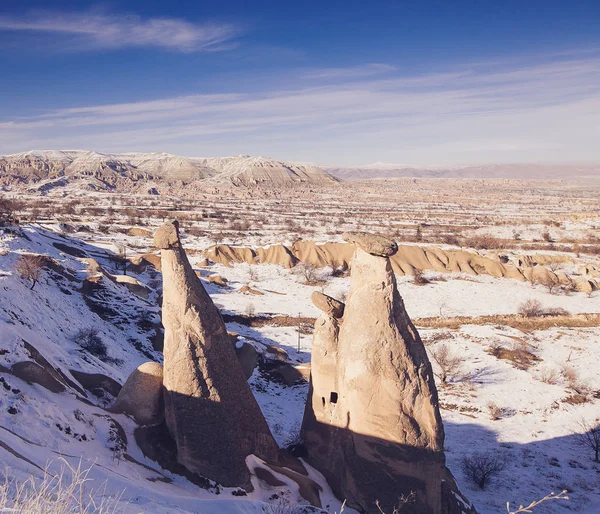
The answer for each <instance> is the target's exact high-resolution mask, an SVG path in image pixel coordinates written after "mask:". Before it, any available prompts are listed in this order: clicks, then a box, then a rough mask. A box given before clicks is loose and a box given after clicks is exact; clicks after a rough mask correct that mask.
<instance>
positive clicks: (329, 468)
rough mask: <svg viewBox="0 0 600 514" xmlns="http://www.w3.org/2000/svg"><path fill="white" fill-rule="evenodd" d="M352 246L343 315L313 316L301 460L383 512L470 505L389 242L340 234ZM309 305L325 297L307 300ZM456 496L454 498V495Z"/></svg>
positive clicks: (429, 512)
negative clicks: (451, 458)
mask: <svg viewBox="0 0 600 514" xmlns="http://www.w3.org/2000/svg"><path fill="white" fill-rule="evenodd" d="M344 238H345V239H346V240H347V241H349V242H352V243H355V244H356V246H357V248H356V251H355V254H354V257H353V261H352V272H351V280H350V294H349V296H348V301H347V303H346V305H345V308H344V310H343V317H341V318H336V317H335V316H334V315H333V314H332V312H331V311H328V312H327V311H326V312H324V313H323V314H322V315H321V316H320V317H319V318H318V319H317V321H316V323H315V333H314V339H313V351H312V356H313V357H312V358H313V361H312V374H311V389H310V392H309V397H308V400H307V405H306V410H305V415H304V420H303V426H302V433H303V436H304V442H305V446H306V449H307V451H308V457H307V460H308V462H309V463H310V464H312V465H313V466H314V467H315V468H317V469H318V470H319V471H321V472H322V473H323V474H324V475H325V477H326V478H327V479H328V481H329V483H330V485H331V486H332V488H333V490H334V491H335V492H336V494H337V495H338V496H339V497H340V498H343V499H346V500H347V502H348V505H349V506H350V507H354V508H357V509H359V510H361V511H364V512H367V513H380V512H381V511H380V510H379V508H378V507H377V505H376V502H379V504H380V505H381V508H382V509H383V510H384V511H385V512H391V511H392V510H393V508H394V507H395V506H398V504H399V503H400V502H401V501H403V499H404V501H407V503H406V505H405V506H404V508H405V509H406V512H414V513H420V514H425V513H426V514H449V513H453V514H454V513H460V512H472V511H470V510H469V509H470V508H469V507H465V505H468V502H466V501H465V500H464V498H462V496H460V493H459V492H458V490H457V488H456V484H455V483H454V479H453V478H452V475H451V474H450V472H449V471H448V469H447V468H446V466H445V456H444V452H443V445H444V429H443V425H442V420H441V417H440V411H439V406H438V396H437V390H436V387H435V383H434V380H433V373H432V369H431V364H430V362H429V359H428V358H427V354H426V352H425V348H424V346H423V343H422V342H421V339H420V337H419V334H418V332H417V330H416V329H415V327H414V325H413V324H412V322H411V321H410V319H409V317H408V314H407V313H406V310H405V308H404V303H403V301H402V298H401V297H400V294H399V293H398V288H397V286H396V279H395V276H394V273H393V271H392V268H391V265H390V261H389V258H388V257H390V256H391V255H393V254H394V253H395V251H396V244H395V243H393V242H392V241H389V240H387V239H385V238H383V237H380V236H374V235H371V234H365V233H348V234H345V235H344ZM315 303H316V304H317V306H319V305H323V304H324V303H325V302H323V301H320V302H315ZM457 497H460V498H461V500H458V499H457Z"/></svg>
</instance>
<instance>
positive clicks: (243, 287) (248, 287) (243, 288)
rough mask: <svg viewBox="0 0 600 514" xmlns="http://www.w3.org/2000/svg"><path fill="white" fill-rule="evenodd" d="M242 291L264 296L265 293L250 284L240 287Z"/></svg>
mask: <svg viewBox="0 0 600 514" xmlns="http://www.w3.org/2000/svg"><path fill="white" fill-rule="evenodd" d="M240 293H249V294H254V295H257V296H264V294H265V293H263V292H262V291H259V290H258V289H254V288H252V287H250V286H242V287H241V288H240Z"/></svg>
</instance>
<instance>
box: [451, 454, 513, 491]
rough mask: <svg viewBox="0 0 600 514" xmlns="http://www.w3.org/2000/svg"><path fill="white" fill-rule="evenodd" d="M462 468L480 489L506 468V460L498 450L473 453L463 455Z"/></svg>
mask: <svg viewBox="0 0 600 514" xmlns="http://www.w3.org/2000/svg"><path fill="white" fill-rule="evenodd" d="M460 466H461V469H462V472H463V473H464V474H465V476H466V477H467V478H468V479H469V480H470V481H471V482H473V483H474V484H475V485H476V486H477V487H479V488H480V489H484V488H485V486H486V485H487V484H488V483H489V482H490V480H491V479H492V478H494V477H495V476H497V475H499V474H500V473H501V472H502V471H504V470H505V469H506V460H505V459H504V458H503V457H502V456H501V455H500V454H499V453H497V452H490V453H479V452H476V453H473V454H471V455H468V456H465V457H463V459H462V461H461V464H460Z"/></svg>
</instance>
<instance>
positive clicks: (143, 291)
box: [113, 275, 150, 298]
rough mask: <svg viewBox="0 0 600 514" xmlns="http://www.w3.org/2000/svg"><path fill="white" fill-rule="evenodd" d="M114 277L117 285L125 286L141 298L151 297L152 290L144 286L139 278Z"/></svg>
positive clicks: (127, 276)
mask: <svg viewBox="0 0 600 514" xmlns="http://www.w3.org/2000/svg"><path fill="white" fill-rule="evenodd" d="M113 277H114V279H115V280H116V281H117V283H119V284H121V285H123V286H125V287H126V288H127V289H128V290H129V291H130V292H132V293H133V294H135V295H137V296H139V297H141V298H148V296H149V295H150V288H149V287H147V286H146V285H144V284H142V283H141V282H140V281H139V280H138V279H137V278H134V277H130V276H129V275H113Z"/></svg>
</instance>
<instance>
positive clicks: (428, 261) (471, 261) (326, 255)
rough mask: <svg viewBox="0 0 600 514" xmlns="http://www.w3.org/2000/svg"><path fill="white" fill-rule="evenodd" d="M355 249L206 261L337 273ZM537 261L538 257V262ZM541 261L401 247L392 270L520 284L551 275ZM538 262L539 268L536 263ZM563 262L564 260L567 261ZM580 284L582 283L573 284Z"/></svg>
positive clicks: (228, 254) (298, 249) (239, 251)
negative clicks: (299, 266)
mask: <svg viewBox="0 0 600 514" xmlns="http://www.w3.org/2000/svg"><path fill="white" fill-rule="evenodd" d="M346 235H347V236H348V238H349V239H353V238H355V237H359V235H360V233H356V232H355V233H348V234H346ZM379 237H380V236H375V235H369V238H367V239H364V240H363V244H364V245H365V249H366V251H367V252H369V251H372V253H375V254H377V253H378V251H377V246H376V245H377V243H376V240H377V238H379ZM353 254H354V245H353V244H348V243H323V244H320V243H316V242H314V241H296V242H295V243H294V244H293V245H292V246H290V247H287V246H284V245H281V244H277V245H272V246H269V247H268V248H257V249H256V250H254V249H252V248H244V247H237V246H228V245H223V244H221V245H216V246H213V247H211V248H209V249H207V250H206V251H205V252H203V256H204V258H205V259H208V260H209V261H212V262H215V263H220V264H223V265H225V266H229V267H230V266H231V265H232V264H239V263H244V262H245V263H248V264H256V263H257V261H258V263H261V264H263V263H268V264H278V265H280V266H283V267H285V268H291V267H293V266H295V265H296V264H297V263H299V262H302V263H305V264H309V265H311V266H314V267H316V268H324V267H327V266H330V267H332V268H334V269H339V268H342V269H344V270H346V269H348V268H349V267H350V266H351V265H352V255H353ZM538 257H540V258H539V259H538ZM541 257H543V256H536V255H534V256H528V257H521V258H519V259H518V260H515V262H514V263H510V262H508V261H507V260H506V259H504V260H503V259H502V256H500V255H495V254H489V256H488V255H485V256H484V255H480V254H478V253H475V252H473V251H466V250H456V249H448V248H439V247H436V246H429V245H428V246H423V247H421V246H417V245H409V244H407V245H398V247H397V251H396V252H395V253H394V254H392V255H390V256H389V259H390V265H391V266H392V271H393V272H394V273H395V274H396V275H414V274H415V272H416V271H427V270H433V271H438V272H442V273H468V274H470V275H490V276H492V277H504V278H512V279H515V280H519V281H521V282H523V281H525V280H530V277H531V273H532V270H536V271H535V275H539V274H543V275H548V274H549V273H550V274H552V272H550V270H548V269H547V268H545V267H544V265H543V263H544V262H546V261H547V259H543V258H541ZM538 260H539V261H540V263H536V261H538ZM563 260H564V258H563ZM578 273H579V275H582V276H583V278H584V279H585V280H586V281H589V282H590V284H583V283H582V286H581V287H582V289H579V286H578V285H577V284H575V287H576V288H577V290H579V291H584V292H587V290H588V289H589V287H592V288H595V289H598V288H599V282H600V281H599V280H598V278H599V277H600V272H598V271H597V270H595V269H594V268H593V267H591V266H589V267H581V268H580V270H579V271H578ZM573 281H575V282H580V280H579V278H575V279H573ZM570 282H571V280H570V279H564V280H562V283H565V284H567V283H570Z"/></svg>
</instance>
